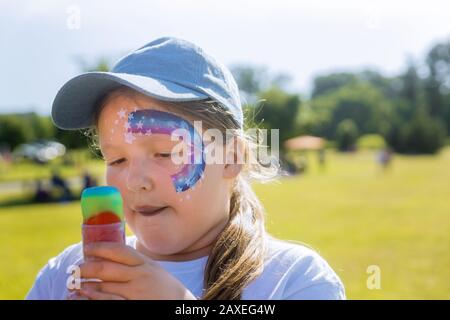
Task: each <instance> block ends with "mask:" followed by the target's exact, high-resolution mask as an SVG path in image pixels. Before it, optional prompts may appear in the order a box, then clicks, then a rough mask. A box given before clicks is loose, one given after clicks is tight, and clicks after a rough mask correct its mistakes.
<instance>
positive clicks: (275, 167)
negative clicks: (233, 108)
mask: <svg viewBox="0 0 450 320" xmlns="http://www.w3.org/2000/svg"><path fill="white" fill-rule="evenodd" d="M136 94H139V93H138V92H136V91H134V90H132V89H130V88H127V87H120V88H118V89H116V90H114V91H112V92H110V93H109V94H107V95H106V96H105V97H104V98H103V99H101V100H100V101H99V103H98V105H97V109H96V115H95V124H96V125H95V127H93V128H90V129H89V130H88V131H87V135H88V136H89V137H90V138H91V141H92V146H93V147H94V148H96V149H97V150H98V148H99V145H98V134H97V128H96V127H97V124H98V118H99V115H100V113H101V110H102V109H103V107H104V106H105V104H106V103H107V102H108V101H109V100H110V99H111V98H113V97H115V96H117V95H128V96H129V97H135V96H136ZM161 103H163V104H164V105H165V106H166V107H167V108H168V110H169V111H173V112H174V113H177V114H179V115H183V116H186V117H187V118H190V119H194V120H201V121H202V126H203V127H208V128H215V129H218V130H220V131H221V132H222V134H223V136H224V137H228V138H234V139H239V140H241V142H242V145H243V146H244V157H243V158H244V159H245V162H244V164H243V167H242V171H241V172H240V173H239V175H238V176H237V177H236V179H235V183H234V186H233V190H232V194H231V197H230V212H229V221H228V223H227V225H226V226H225V228H224V229H223V231H222V232H221V234H220V235H219V236H218V237H217V239H216V240H215V243H214V244H213V248H212V251H211V253H210V255H209V258H208V262H207V264H206V269H205V274H204V293H203V296H202V299H205V300H211V299H218V300H224V299H227V300H238V299H241V296H242V292H243V289H244V288H245V287H246V286H247V285H248V284H249V283H250V282H251V281H252V280H254V279H255V278H257V277H258V276H259V275H260V274H261V273H262V271H263V267H264V260H265V257H266V254H267V244H266V240H267V235H266V231H265V226H264V224H265V222H264V209H263V206H262V204H261V203H260V201H259V199H258V198H257V196H256V195H255V193H254V192H253V190H252V188H251V186H250V183H251V182H252V181H254V180H257V181H260V182H267V181H271V180H272V179H273V178H275V177H276V176H277V174H278V172H279V164H278V161H277V160H276V159H274V158H272V159H271V160H270V161H269V163H267V162H266V163H265V164H264V165H263V164H261V163H260V162H259V161H258V159H257V152H258V150H259V149H258V148H262V147H263V148H264V147H266V146H263V145H262V144H261V143H258V142H257V141H256V139H255V137H252V136H249V135H246V134H245V133H244V130H242V129H240V127H239V124H238V123H237V122H236V120H235V119H234V118H233V116H232V114H231V113H230V112H229V111H228V110H227V109H225V108H224V107H223V106H222V105H220V104H219V103H217V102H215V101H213V100H201V101H189V102H166V101H161ZM227 129H228V131H226V130H227ZM230 133H231V136H230ZM226 140H227V139H225V141H224V143H225V142H226Z"/></svg>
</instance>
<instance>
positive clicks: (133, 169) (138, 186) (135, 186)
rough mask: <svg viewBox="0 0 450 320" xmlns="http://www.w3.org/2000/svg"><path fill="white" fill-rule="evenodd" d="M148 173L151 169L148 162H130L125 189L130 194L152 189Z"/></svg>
mask: <svg viewBox="0 0 450 320" xmlns="http://www.w3.org/2000/svg"><path fill="white" fill-rule="evenodd" d="M150 172H151V168H150V165H149V164H148V162H146V161H133V162H131V163H130V165H129V169H128V176H127V188H128V189H129V190H130V191H132V192H142V191H150V190H151V189H153V181H152V178H151V176H150Z"/></svg>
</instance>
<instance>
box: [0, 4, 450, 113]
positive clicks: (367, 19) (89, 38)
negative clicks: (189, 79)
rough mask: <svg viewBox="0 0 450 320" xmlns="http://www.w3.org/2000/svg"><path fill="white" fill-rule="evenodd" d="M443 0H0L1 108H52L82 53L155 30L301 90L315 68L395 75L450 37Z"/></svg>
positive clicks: (122, 46)
mask: <svg viewBox="0 0 450 320" xmlns="http://www.w3.org/2000/svg"><path fill="white" fill-rule="evenodd" d="M449 12H450V1H445V0H428V1H398V0H397V1H392V0H389V1H386V0H378V1H376V2H375V1H366V0H359V1H358V0H340V1H318V0H316V1H301V0H297V1H289V0H276V1H265V0H239V1H235V0H227V1H223V0H222V1H214V0H184V1H182V0H174V1H168V0H166V1H160V0H127V1H112V0H109V1H106V0H96V1H89V0H79V1H76V0H71V1H66V0H58V1H55V0H53V1H52V0H33V1H31V0H21V1H11V0H0V113H7V112H28V111H35V112H38V113H40V114H43V115H48V114H50V111H51V104H52V101H53V98H54V97H55V95H56V93H57V91H58V89H59V88H60V87H61V86H62V85H63V84H64V83H65V82H66V81H67V80H69V79H70V78H72V77H74V76H76V75H77V74H79V73H81V72H82V70H81V69H82V66H81V63H80V61H86V62H88V63H95V62H96V61H97V60H98V59H100V58H102V57H105V58H107V59H108V60H109V61H111V62H112V63H114V62H115V61H117V60H118V59H119V58H120V57H122V56H123V55H125V54H126V53H128V52H129V51H131V50H133V49H136V48H139V47H141V46H143V45H144V44H146V43H148V42H150V41H152V40H154V39H156V38H159V37H162V36H175V37H180V38H184V39H186V40H189V41H191V42H194V43H196V44H197V45H199V46H200V47H202V48H203V49H204V50H205V51H207V52H209V53H210V54H212V55H213V56H215V57H216V58H217V59H218V60H220V61H222V62H223V63H225V64H226V65H228V66H231V65H233V64H238V63H239V64H253V65H260V66H265V67H267V68H268V70H269V71H271V72H273V73H278V72H284V73H288V74H290V75H291V77H292V79H293V81H292V84H291V87H290V88H289V90H291V91H294V92H298V93H300V94H304V95H307V94H308V93H309V91H310V89H311V85H312V80H313V78H314V76H316V75H319V74H324V73H327V72H332V71H346V70H349V71H357V70H362V69H364V68H372V69H375V70H378V71H380V72H382V73H383V74H385V75H388V76H389V75H395V74H398V73H399V72H402V71H403V70H404V69H405V68H406V63H407V61H408V60H412V61H416V62H418V63H420V62H421V60H422V59H423V57H424V56H425V55H426V53H427V52H428V50H429V49H430V48H431V47H432V46H433V45H434V44H436V43H438V42H443V41H448V40H449V39H450V19H449Z"/></svg>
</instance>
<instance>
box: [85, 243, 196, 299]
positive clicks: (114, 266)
mask: <svg viewBox="0 0 450 320" xmlns="http://www.w3.org/2000/svg"><path fill="white" fill-rule="evenodd" d="M84 250H85V251H84V252H85V254H86V256H90V257H97V258H101V259H100V260H99V261H86V262H84V263H83V264H81V265H80V271H81V278H82V279H83V278H84V279H100V280H102V281H103V282H82V283H81V289H80V291H79V293H80V294H81V295H82V296H84V297H87V298H89V299H92V300H123V299H132V300H138V299H145V300H147V299H148V300H158V299H166V300H195V297H194V296H193V294H192V293H191V292H190V291H189V290H188V289H187V288H186V287H184V285H183V284H182V283H181V282H180V281H178V279H176V278H175V277H173V276H172V275H171V274H170V273H168V272H167V271H165V270H164V269H163V268H161V267H160V266H159V265H158V264H156V262H154V261H153V260H151V259H150V258H148V257H147V256H144V255H143V254H141V253H139V252H138V251H136V250H135V249H133V248H131V247H129V246H126V245H124V244H118V243H113V242H96V243H92V244H90V245H88V246H86V247H85V249H84Z"/></svg>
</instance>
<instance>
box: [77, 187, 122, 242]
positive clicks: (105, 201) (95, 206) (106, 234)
mask: <svg viewBox="0 0 450 320" xmlns="http://www.w3.org/2000/svg"><path fill="white" fill-rule="evenodd" d="M81 211H82V213H83V224H82V234H83V245H86V244H89V243H92V242H97V241H107V242H119V243H125V224H124V221H123V200H122V196H121V195H120V192H119V190H118V189H116V188H114V187H109V186H102V187H93V188H87V189H85V190H84V191H83V193H82V194H81Z"/></svg>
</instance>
